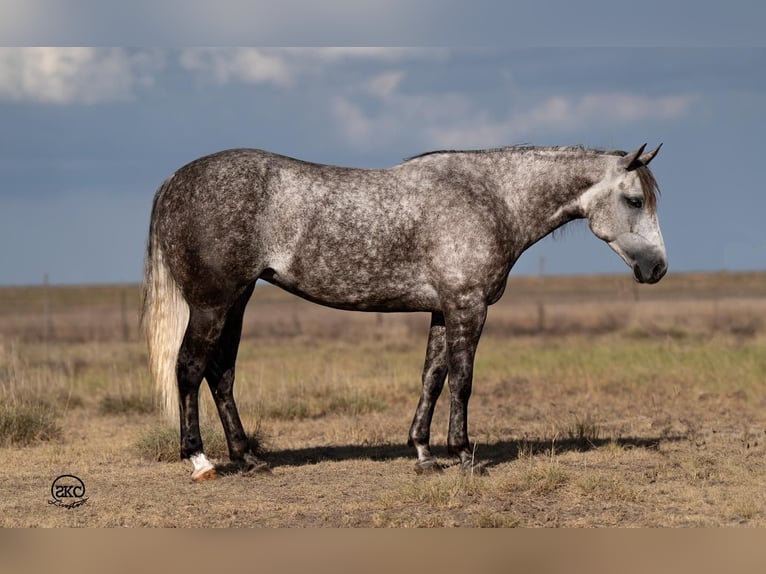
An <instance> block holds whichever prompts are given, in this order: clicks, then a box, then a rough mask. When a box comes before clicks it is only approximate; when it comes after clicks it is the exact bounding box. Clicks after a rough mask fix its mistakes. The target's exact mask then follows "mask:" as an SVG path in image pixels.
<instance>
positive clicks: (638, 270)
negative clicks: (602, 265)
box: [609, 233, 668, 284]
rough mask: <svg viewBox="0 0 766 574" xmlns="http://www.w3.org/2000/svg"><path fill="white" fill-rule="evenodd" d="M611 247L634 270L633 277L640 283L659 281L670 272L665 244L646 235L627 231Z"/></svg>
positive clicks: (612, 242) (610, 244)
mask: <svg viewBox="0 0 766 574" xmlns="http://www.w3.org/2000/svg"><path fill="white" fill-rule="evenodd" d="M609 247H611V248H612V249H613V250H614V251H615V252H616V253H617V254H618V255H619V256H620V257H622V259H623V261H625V263H627V264H628V266H629V267H630V268H631V269H632V270H633V278H634V279H635V280H636V281H637V282H638V283H649V284H652V283H657V281H659V280H660V279H662V278H663V277H664V276H665V273H667V272H668V260H667V256H666V255H665V246H664V245H662V244H661V245H659V246H658V245H655V244H653V243H651V242H649V241H647V240H646V239H645V238H644V237H642V236H640V235H637V234H634V233H626V234H623V235H620V236H619V237H618V238H617V239H615V240H614V241H611V242H609Z"/></svg>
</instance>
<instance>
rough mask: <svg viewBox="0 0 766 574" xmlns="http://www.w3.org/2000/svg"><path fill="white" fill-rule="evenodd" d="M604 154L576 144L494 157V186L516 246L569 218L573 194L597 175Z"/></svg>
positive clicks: (575, 203) (578, 213) (576, 207)
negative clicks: (516, 237)
mask: <svg viewBox="0 0 766 574" xmlns="http://www.w3.org/2000/svg"><path fill="white" fill-rule="evenodd" d="M608 157H609V156H605V155H604V154H601V153H598V152H594V151H589V150H582V149H579V148H576V149H555V148H553V149H551V148H542V149H539V148H532V149H521V150H513V149H511V150H510V152H509V153H506V154H505V156H504V158H503V159H502V160H501V161H498V162H497V167H496V168H495V177H496V178H497V180H498V189H499V190H500V193H502V194H503V199H504V200H505V203H506V204H507V205H508V208H509V213H510V215H511V217H512V218H513V219H514V224H515V225H514V226H515V228H516V229H517V230H518V232H519V234H520V237H519V239H520V242H522V245H521V247H522V250H523V249H526V248H527V247H529V246H530V245H532V244H533V243H536V242H537V241H539V240H540V239H542V238H543V237H545V236H546V235H548V234H549V233H551V232H552V231H554V230H555V229H557V228H559V227H561V226H562V225H564V224H566V223H569V222H570V221H572V220H574V219H581V218H583V217H585V213H584V212H583V211H582V208H581V206H580V202H579V199H580V197H581V196H582V194H583V193H584V192H585V191H586V190H587V189H588V188H590V187H591V186H593V185H594V184H595V183H597V182H598V181H600V180H601V179H603V177H604V173H605V170H606V167H607V164H608V161H609V160H608Z"/></svg>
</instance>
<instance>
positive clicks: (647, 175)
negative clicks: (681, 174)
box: [404, 144, 660, 213]
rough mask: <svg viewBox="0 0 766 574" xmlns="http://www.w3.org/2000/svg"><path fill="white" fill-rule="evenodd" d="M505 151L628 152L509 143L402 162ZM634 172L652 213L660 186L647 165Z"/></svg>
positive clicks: (440, 152) (654, 209) (623, 154)
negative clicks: (449, 155) (446, 155)
mask: <svg viewBox="0 0 766 574" xmlns="http://www.w3.org/2000/svg"><path fill="white" fill-rule="evenodd" d="M504 151H505V152H507V151H570V152H581V153H592V154H596V155H615V156H619V157H624V156H626V155H628V152H626V151H622V150H602V149H596V148H586V147H585V146H582V145H574V146H534V145H529V144H520V145H511V146H503V147H494V148H485V149H469V150H459V149H441V150H433V151H427V152H424V153H420V154H417V155H413V156H410V157H408V158H405V159H404V162H405V163H406V162H408V161H413V160H416V159H420V158H423V157H427V156H431V155H439V154H458V153H465V154H490V153H496V152H504ZM635 171H636V174H637V175H638V180H639V182H640V183H641V191H643V192H644V203H645V204H646V207H647V209H649V211H650V212H651V213H654V212H655V211H656V210H657V197H658V196H659V194H660V187H659V185H658V184H657V180H656V179H654V175H653V174H652V172H651V171H650V170H649V168H648V167H646V166H644V165H642V166H639V167H637V168H636V169H635Z"/></svg>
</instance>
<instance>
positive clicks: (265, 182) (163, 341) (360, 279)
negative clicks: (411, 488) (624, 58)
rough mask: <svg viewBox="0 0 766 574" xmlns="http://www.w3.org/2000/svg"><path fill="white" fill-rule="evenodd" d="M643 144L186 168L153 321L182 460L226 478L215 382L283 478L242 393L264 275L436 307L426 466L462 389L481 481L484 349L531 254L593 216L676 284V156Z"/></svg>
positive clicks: (165, 238)
mask: <svg viewBox="0 0 766 574" xmlns="http://www.w3.org/2000/svg"><path fill="white" fill-rule="evenodd" d="M644 148H645V145H644V146H641V147H640V148H638V149H637V150H635V151H633V152H631V153H625V152H621V151H600V150H592V149H585V148H582V147H530V146H524V147H507V148H500V149H492V150H481V151H438V152H431V153H426V154H423V155H419V156H416V157H413V158H410V159H408V160H406V161H405V162H403V163H401V164H399V165H396V166H394V167H391V168H388V169H369V170H367V169H351V168H344V167H336V166H330V165H318V164H314V163H308V162H304V161H299V160H297V159H292V158H289V157H285V156H281V155H277V154H274V153H269V152H266V151H261V150H254V149H236V150H229V151H223V152H220V153H217V154H213V155H209V156H206V157H203V158H200V159H197V160H195V161H193V162H191V163H189V164H188V165H186V166H184V167H182V168H181V169H179V170H178V171H176V172H175V173H174V174H173V175H172V176H171V177H170V178H168V179H167V180H166V181H165V182H164V183H163V184H162V186H161V187H160V188H159V190H158V191H157V194H156V196H155V198H154V205H153V209H152V216H151V223H150V231H149V241H148V246H147V253H146V270H145V277H144V285H143V294H142V321H143V324H144V327H145V331H146V335H147V340H148V345H149V357H150V368H151V373H152V377H153V379H154V381H155V382H156V384H157V386H158V388H159V389H160V391H161V392H162V394H163V395H164V408H165V411H166V412H167V413H169V414H171V415H172V416H177V415H176V413H177V412H178V406H179V405H180V413H179V414H180V421H181V457H182V458H190V459H191V461H192V463H193V465H194V470H193V473H192V479H193V480H202V479H206V478H214V477H215V476H216V471H215V468H214V466H213V465H212V464H211V463H210V461H209V460H208V459H207V458H206V456H205V454H204V452H203V448H202V438H201V437H200V429H199V419H198V393H199V387H200V385H201V382H202V379H203V378H204V379H206V380H207V383H208V385H209V386H210V390H211V392H212V395H213V399H214V401H215V404H216V407H217V410H218V413H219V415H220V418H221V422H222V424H223V428H224V431H225V434H226V440H227V444H228V448H229V455H230V458H231V460H232V461H235V462H239V463H241V465H242V466H243V467H245V468H246V469H247V470H251V471H252V470H256V471H257V470H264V469H268V465H267V464H266V463H265V462H263V461H261V460H259V459H258V458H256V456H255V453H253V452H251V450H250V447H249V445H248V440H247V436H246V434H245V432H244V430H243V428H242V423H241V422H240V418H239V414H238V413H237V407H236V405H235V402H234V395H233V393H232V388H233V384H234V366H235V361H236V358H237V349H238V346H239V340H240V336H241V331H242V317H243V313H244V311H245V306H246V304H247V302H248V300H249V299H250V296H251V294H252V293H253V289H254V287H255V283H256V280H257V279H262V280H264V281H268V282H269V283H273V284H274V285H277V286H279V287H281V288H282V289H285V290H286V291H289V292H291V293H294V294H296V295H299V296H301V297H303V298H305V299H308V300H309V301H313V302H315V303H319V304H322V305H327V306H330V307H335V308H338V309H350V310H356V311H377V312H411V311H424V312H428V313H431V326H430V331H429V336H428V347H427V351H426V358H425V367H424V369H423V376H422V382H423V389H422V394H421V397H420V402H419V403H418V406H417V409H416V410H415V417H414V420H413V421H412V426H411V427H410V431H409V444H410V445H411V446H414V447H415V449H416V450H417V462H416V465H415V469H416V471H418V472H427V471H433V470H437V469H438V468H439V466H438V464H437V463H436V461H435V459H434V457H433V455H432V454H431V450H430V445H429V442H430V427H431V418H432V416H433V412H434V406H435V404H436V400H437V399H438V398H439V395H440V393H441V391H442V388H443V386H444V382H445V380H446V379H447V378H449V389H450V418H449V421H450V422H449V435H448V449H449V452H450V454H453V455H456V456H458V457H459V459H460V463H461V464H462V467H463V468H464V469H465V470H468V471H480V470H482V467H481V466H480V465H479V464H477V463H476V462H475V461H474V460H473V457H472V454H471V449H470V446H469V444H470V443H469V440H468V399H469V397H470V395H471V384H472V379H473V364H474V355H475V352H476V345H477V343H478V341H479V337H480V335H481V331H482V327H483V326H484V320H485V318H486V315H487V306H488V305H491V304H493V303H495V302H496V301H497V300H498V299H500V296H501V295H502V294H503V291H504V289H505V285H506V280H507V277H508V273H509V271H510V270H511V267H512V266H513V264H514V262H515V261H516V260H517V259H518V258H519V256H520V255H521V254H522V253H523V252H524V250H525V249H527V248H528V247H529V246H531V245H532V244H533V243H535V242H537V241H539V240H540V239H541V238H543V237H544V236H546V235H548V234H549V233H550V232H552V231H553V230H555V229H557V228H559V227H561V226H562V225H564V224H566V223H568V222H569V221H572V220H574V219H581V218H587V220H588V222H589V225H590V229H591V230H592V231H593V233H594V234H595V235H596V236H597V237H598V238H599V239H602V240H604V241H605V242H607V243H608V244H609V246H610V247H611V248H612V249H613V250H614V251H616V252H617V253H618V254H619V255H620V257H622V258H623V259H624V260H625V262H626V263H627V264H628V265H629V266H630V267H631V269H632V270H633V275H634V277H635V279H636V280H637V281H638V282H641V283H655V282H657V281H659V280H660V279H661V278H662V276H663V275H664V274H665V272H666V270H667V259H666V255H665V246H664V243H663V239H662V234H661V233H660V228H659V224H658V220H657V212H656V192H657V185H656V182H655V180H654V177H653V175H652V173H651V172H650V171H649V169H648V168H647V166H648V165H649V162H650V161H651V160H652V159H653V158H654V156H655V155H656V153H657V151H658V150H659V147H658V148H657V149H655V150H653V151H651V152H647V153H644ZM448 375H449V377H448ZM176 389H177V391H176Z"/></svg>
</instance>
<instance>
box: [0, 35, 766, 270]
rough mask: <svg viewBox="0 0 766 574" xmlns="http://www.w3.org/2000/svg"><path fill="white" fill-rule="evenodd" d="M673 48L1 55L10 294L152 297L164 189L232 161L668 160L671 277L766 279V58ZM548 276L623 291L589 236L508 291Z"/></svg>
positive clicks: (550, 255)
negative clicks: (461, 153)
mask: <svg viewBox="0 0 766 574" xmlns="http://www.w3.org/2000/svg"><path fill="white" fill-rule="evenodd" d="M0 32H2V29H0ZM668 44H669V45H660V46H656V47H636V48H626V47H619V46H599V47H586V46H582V47H581V46H569V47H556V46H537V47H535V46H530V47H494V48H476V47H462V46H457V45H456V46H453V47H422V48H395V47H386V48H188V49H182V48H150V49H149V48H146V49H141V48H131V49H126V48H0V284H1V285H13V284H36V283H40V282H41V281H42V278H43V275H44V274H46V273H47V274H48V275H49V277H50V281H51V282H52V283H91V282H100V283H104V282H107V283H108V282H137V281H139V280H140V278H141V271H142V259H143V251H144V245H145V239H146V233H147V229H148V220H149V211H150V207H151V201H152V197H153V194H154V191H155V190H156V188H157V186H158V185H159V184H160V183H161V182H162V180H163V179H164V178H165V177H167V176H168V175H169V174H171V173H172V172H173V171H174V170H175V169H177V168H178V167H180V166H181V165H183V164H185V163H187V162H188V161H191V160H192V159H194V158H196V157H199V156H201V155H205V154H207V153H211V152H214V151H218V150H221V149H226V148H232V147H258V148H264V149H269V150H272V151H276V152H279V153H284V154H286V155H291V156H295V157H299V158H302V159H307V160H311V161H315V162H326V163H333V164H340V165H347V166H360V167H383V166H389V165H393V164H396V163H398V162H399V161H401V160H402V159H403V158H405V157H408V156H411V155H414V154H417V153H420V152H423V151H427V150H432V149H443V148H485V147H494V146H501V145H512V144H519V143H528V144H539V145H560V144H582V145H585V146H589V147H598V148H608V149H613V148H617V149H624V150H631V149H634V148H636V147H638V146H639V145H641V144H643V143H645V142H646V143H648V145H649V146H650V147H654V146H656V145H657V144H659V143H660V142H663V143H664V146H663V149H662V151H661V152H660V154H659V155H658V157H657V158H656V159H655V160H654V162H653V164H652V168H653V171H654V174H655V176H656V177H657V180H658V181H659V184H660V188H661V190H662V195H661V199H660V204H659V210H660V223H661V225H662V229H663V233H664V236H665V242H666V245H667V249H668V255H669V260H670V270H671V272H672V271H694V270H720V269H729V270H741V269H761V270H762V269H766V224H764V217H765V215H764V214H766V189H764V183H763V169H764V163H765V162H764V160H763V158H762V157H761V155H762V154H763V153H764V151H765V150H766V147H765V146H764V144H763V142H764V134H766V113H765V112H764V109H766V49H765V48H762V47H752V46H747V45H745V46H734V47H724V46H709V47H684V46H677V45H672V43H668ZM541 258H544V259H545V272H546V273H548V274H569V273H629V270H628V269H627V268H626V267H625V266H624V263H622V261H621V260H620V259H619V258H618V257H617V256H616V255H615V254H614V253H612V252H611V250H610V249H609V248H608V247H607V246H606V245H604V244H602V243H601V242H600V241H598V240H597V239H595V238H594V237H593V236H592V235H591V234H590V232H589V231H588V230H587V227H586V226H579V227H578V228H576V229H575V230H574V231H573V232H572V233H569V234H567V235H565V237H564V238H560V239H556V240H553V239H551V238H548V239H545V240H543V241H542V242H541V243H539V244H538V245H536V246H534V247H533V248H532V249H531V250H530V251H529V252H527V253H526V254H525V255H524V256H523V257H522V259H521V260H520V261H519V262H518V263H517V266H516V268H515V269H514V271H513V273H517V274H534V273H537V272H538V268H539V262H540V259H541Z"/></svg>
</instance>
